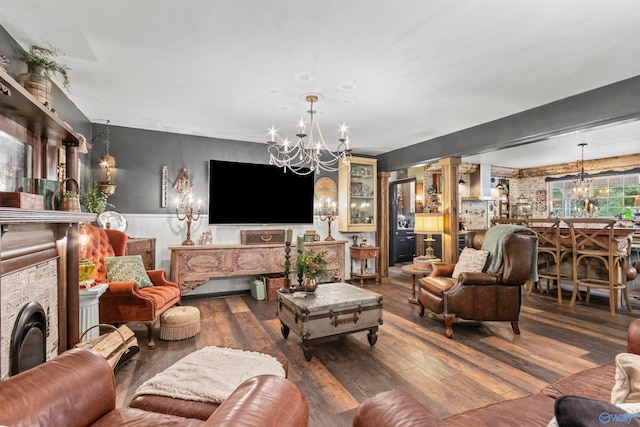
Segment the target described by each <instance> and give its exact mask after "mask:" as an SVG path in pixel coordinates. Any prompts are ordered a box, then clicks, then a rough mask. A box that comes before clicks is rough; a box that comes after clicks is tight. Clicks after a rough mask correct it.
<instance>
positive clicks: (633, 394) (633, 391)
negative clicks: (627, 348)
mask: <svg viewBox="0 0 640 427" xmlns="http://www.w3.org/2000/svg"><path fill="white" fill-rule="evenodd" d="M633 402H640V355H638V354H632V353H620V354H618V355H617V356H616V382H615V384H614V385H613V389H611V403H613V404H618V403H633Z"/></svg>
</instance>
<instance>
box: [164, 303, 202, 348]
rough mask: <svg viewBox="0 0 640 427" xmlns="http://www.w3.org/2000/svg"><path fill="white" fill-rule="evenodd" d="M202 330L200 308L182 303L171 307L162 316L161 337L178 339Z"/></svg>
mask: <svg viewBox="0 0 640 427" xmlns="http://www.w3.org/2000/svg"><path fill="white" fill-rule="evenodd" d="M198 332H200V310H198V308H197V307H191V306H186V305H180V306H177V307H171V308H170V309H168V310H167V311H165V312H164V313H162V316H160V339H161V340H166V341H178V340H184V339H187V338H191V337H193V336H195V335H196V334H197V333H198Z"/></svg>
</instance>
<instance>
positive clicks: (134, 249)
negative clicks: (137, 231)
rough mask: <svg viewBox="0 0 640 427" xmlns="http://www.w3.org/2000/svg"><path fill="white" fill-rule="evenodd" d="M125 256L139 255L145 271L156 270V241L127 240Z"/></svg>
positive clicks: (143, 239) (142, 239)
mask: <svg viewBox="0 0 640 427" xmlns="http://www.w3.org/2000/svg"><path fill="white" fill-rule="evenodd" d="M126 253H127V255H140V256H142V262H143V263H144V268H145V269H147V270H155V269H156V239H155V238H154V237H152V238H134V237H130V238H129V239H128V240H127V252H126Z"/></svg>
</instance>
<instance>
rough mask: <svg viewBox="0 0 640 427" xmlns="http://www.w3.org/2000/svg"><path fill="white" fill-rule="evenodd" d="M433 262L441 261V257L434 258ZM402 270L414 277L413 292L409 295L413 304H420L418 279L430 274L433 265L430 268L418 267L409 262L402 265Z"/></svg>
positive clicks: (412, 282)
mask: <svg viewBox="0 0 640 427" xmlns="http://www.w3.org/2000/svg"><path fill="white" fill-rule="evenodd" d="M433 262H440V260H439V259H434V260H433ZM402 271H403V272H405V273H407V274H410V275H411V277H412V281H411V285H412V294H411V296H410V297H409V302H410V303H411V304H418V296H417V295H416V280H418V278H420V277H424V276H428V275H429V274H430V273H431V266H429V268H416V267H414V266H413V264H407V265H403V266H402Z"/></svg>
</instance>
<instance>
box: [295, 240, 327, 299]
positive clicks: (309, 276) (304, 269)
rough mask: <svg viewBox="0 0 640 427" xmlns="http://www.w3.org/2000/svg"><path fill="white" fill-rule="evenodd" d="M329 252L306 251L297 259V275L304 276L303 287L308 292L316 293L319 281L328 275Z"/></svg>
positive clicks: (322, 250)
mask: <svg viewBox="0 0 640 427" xmlns="http://www.w3.org/2000/svg"><path fill="white" fill-rule="evenodd" d="M328 263H329V262H328V261H327V251H326V250H325V249H321V250H319V251H317V252H316V251H313V250H311V249H306V250H304V251H303V252H301V253H299V254H298V256H297V258H296V273H297V274H298V275H300V274H302V275H304V281H303V286H304V290H305V291H307V292H315V290H316V288H317V287H318V279H319V278H320V277H322V276H325V275H326V273H327V265H328Z"/></svg>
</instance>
